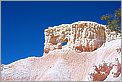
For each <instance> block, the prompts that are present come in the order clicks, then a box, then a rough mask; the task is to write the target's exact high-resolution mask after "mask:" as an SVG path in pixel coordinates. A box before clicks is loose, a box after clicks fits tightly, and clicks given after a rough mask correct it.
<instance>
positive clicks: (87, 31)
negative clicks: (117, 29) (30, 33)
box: [44, 21, 107, 53]
mask: <svg viewBox="0 0 122 82" xmlns="http://www.w3.org/2000/svg"><path fill="white" fill-rule="evenodd" d="M105 28H106V27H105V25H101V24H98V23H95V22H88V21H79V22H75V23H72V24H63V25H59V26H54V27H49V28H48V29H45V51H44V52H45V53H48V52H49V51H52V50H54V49H62V44H63V43H64V42H67V44H66V46H67V47H69V48H72V49H74V48H75V49H76V50H80V51H81V52H92V51H94V50H96V49H97V48H99V47H101V46H102V44H103V43H105V41H106V33H107V32H106V31H105Z"/></svg>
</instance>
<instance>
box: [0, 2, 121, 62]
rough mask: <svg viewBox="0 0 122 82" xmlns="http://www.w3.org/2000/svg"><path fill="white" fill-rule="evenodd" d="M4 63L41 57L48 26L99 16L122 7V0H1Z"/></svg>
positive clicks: (96, 20)
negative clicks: (45, 30)
mask: <svg viewBox="0 0 122 82" xmlns="http://www.w3.org/2000/svg"><path fill="white" fill-rule="evenodd" d="M1 5H2V8H1V11H2V12H1V14H2V16H1V20H2V22H1V45H2V47H1V63H2V64H9V63H12V62H14V61H17V60H19V59H24V58H27V57H33V56H35V57H41V56H42V55H43V48H44V29H46V28H48V27H49V26H57V25H60V24H71V23H73V22H77V21H94V22H97V23H100V24H106V22H105V21H102V20H100V17H101V16H102V15H105V14H112V13H114V11H115V10H116V9H118V8H120V5H121V2H120V1H118V2H115V1H111V2H110V1H109V2H107V1H105V2H104V1H102V2H100V1H98V2H96V1H92V2H90V1H86V2H85V1H81V2H78V1H77V2H75V1H74V2H59V1H58V2H44V1H43V2H38V1H36V2H34V1H32V2H30V1H29V2H25V1H24V2H22V1H21V2H19V1H17V2H16V1H11V2H4V1H2V4H1Z"/></svg>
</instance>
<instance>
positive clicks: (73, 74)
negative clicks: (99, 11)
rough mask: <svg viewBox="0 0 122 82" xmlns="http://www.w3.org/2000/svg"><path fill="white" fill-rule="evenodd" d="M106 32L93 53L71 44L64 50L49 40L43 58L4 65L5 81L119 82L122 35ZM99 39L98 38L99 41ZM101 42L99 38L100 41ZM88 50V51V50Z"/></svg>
mask: <svg viewBox="0 0 122 82" xmlns="http://www.w3.org/2000/svg"><path fill="white" fill-rule="evenodd" d="M87 32H88V31H87ZM103 33H105V35H104V36H105V37H103V36H102V35H101V34H100V35H101V36H102V38H101V39H102V40H104V42H102V41H101V44H100V46H99V47H97V49H95V50H92V51H88V50H87V51H86V50H85V51H81V50H80V52H79V51H78V50H77V49H75V48H72V47H71V46H67V45H68V44H67V45H66V46H62V47H61V43H60V41H59V43H55V42H54V43H52V44H51V46H52V47H50V42H51V41H50V40H49V42H47V43H45V46H47V47H48V48H50V49H49V51H48V50H47V53H45V55H43V57H29V58H26V59H21V60H18V61H16V62H13V63H11V64H8V65H2V71H1V77H2V80H19V81H89V80H92V81H103V80H104V81H120V80H121V78H120V77H121V74H120V73H121V71H120V70H121V38H120V37H119V36H120V35H117V36H118V37H117V36H116V37H111V36H108V35H109V34H108V35H107V32H106V28H105V31H104V32H103ZM96 35H97V34H96ZM97 36H98V35H97ZM114 36H115V35H114ZM108 38H109V40H108ZM97 39H98V38H95V40H96V41H97ZM101 39H100V38H99V40H101ZM68 40H69V39H68ZM66 41H67V40H66ZM52 42H53V41H52ZM74 43H75V42H74ZM88 43H89V42H88ZM47 44H49V45H47ZM55 45H59V46H58V47H60V48H54V46H55ZM87 47H88V46H86V47H85V48H86V49H87ZM105 64H107V65H105ZM108 64H109V65H108ZM93 66H94V67H93ZM100 67H101V68H100ZM96 69H98V70H96Z"/></svg>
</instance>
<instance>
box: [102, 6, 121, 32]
mask: <svg viewBox="0 0 122 82" xmlns="http://www.w3.org/2000/svg"><path fill="white" fill-rule="evenodd" d="M101 20H104V21H106V22H107V28H109V29H110V30H111V31H115V32H116V33H120V32H121V8H119V9H118V10H115V13H114V14H113V15H111V14H107V15H103V16H101Z"/></svg>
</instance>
